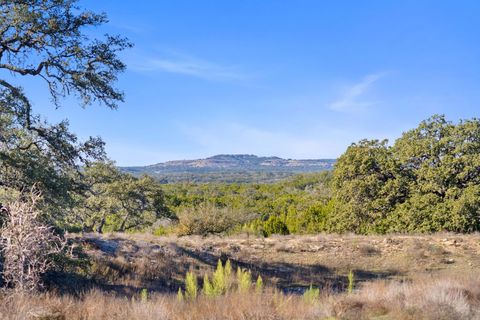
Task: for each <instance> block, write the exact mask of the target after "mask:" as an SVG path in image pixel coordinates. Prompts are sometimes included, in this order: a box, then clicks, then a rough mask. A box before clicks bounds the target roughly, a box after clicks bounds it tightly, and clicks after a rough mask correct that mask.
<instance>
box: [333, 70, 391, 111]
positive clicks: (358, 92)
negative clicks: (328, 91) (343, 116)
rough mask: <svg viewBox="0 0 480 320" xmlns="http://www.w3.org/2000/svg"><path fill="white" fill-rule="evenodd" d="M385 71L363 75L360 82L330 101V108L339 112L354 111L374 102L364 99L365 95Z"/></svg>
mask: <svg viewBox="0 0 480 320" xmlns="http://www.w3.org/2000/svg"><path fill="white" fill-rule="evenodd" d="M384 76H385V73H373V74H369V75H367V76H365V77H364V78H363V79H362V80H361V81H360V82H358V83H355V84H353V85H352V86H350V87H348V88H346V89H345V90H344V91H343V93H342V95H341V97H340V98H338V99H337V100H335V101H334V102H332V103H330V104H329V105H328V107H329V108H330V109H331V110H334V111H339V112H355V111H359V110H364V109H365V108H367V107H369V106H372V105H374V104H376V103H377V102H375V101H371V100H369V99H366V97H365V95H366V93H367V92H368V91H369V89H371V87H372V86H373V84H375V83H376V82H377V81H378V80H379V79H380V78H382V77H384Z"/></svg>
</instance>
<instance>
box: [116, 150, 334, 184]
mask: <svg viewBox="0 0 480 320" xmlns="http://www.w3.org/2000/svg"><path fill="white" fill-rule="evenodd" d="M334 163H335V159H309V160H294V159H282V158H279V157H258V156H255V155H248V154H235V155H231V154H221V155H216V156H213V157H209V158H206V159H197V160H175V161H168V162H163V163H157V164H153V165H149V166H141V167H121V168H120V169H121V170H122V171H124V172H128V173H131V174H133V175H142V174H147V175H150V176H152V177H154V178H156V179H158V180H159V181H161V182H163V183H171V182H182V181H190V182H274V181H278V180H280V179H283V178H286V177H289V176H291V175H294V174H298V173H306V172H319V171H324V170H330V169H332V168H333V164H334Z"/></svg>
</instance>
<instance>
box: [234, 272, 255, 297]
mask: <svg viewBox="0 0 480 320" xmlns="http://www.w3.org/2000/svg"><path fill="white" fill-rule="evenodd" d="M237 285H238V291H239V292H240V293H245V292H247V291H248V290H249V289H250V286H251V285H252V274H251V273H250V270H242V269H241V268H238V269H237Z"/></svg>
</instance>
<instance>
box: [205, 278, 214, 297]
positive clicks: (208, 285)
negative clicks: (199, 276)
mask: <svg viewBox="0 0 480 320" xmlns="http://www.w3.org/2000/svg"><path fill="white" fill-rule="evenodd" d="M202 292H203V294H204V295H205V296H207V297H215V296H216V292H215V290H214V289H213V285H212V284H211V282H210V280H209V279H208V275H204V276H203V289H202Z"/></svg>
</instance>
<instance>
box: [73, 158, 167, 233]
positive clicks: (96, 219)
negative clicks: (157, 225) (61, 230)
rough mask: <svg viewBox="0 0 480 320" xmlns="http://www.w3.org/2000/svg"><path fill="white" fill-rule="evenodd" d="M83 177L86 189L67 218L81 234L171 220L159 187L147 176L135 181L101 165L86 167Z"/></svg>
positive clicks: (138, 226) (134, 228)
mask: <svg viewBox="0 0 480 320" xmlns="http://www.w3.org/2000/svg"><path fill="white" fill-rule="evenodd" d="M83 176H84V178H83V181H84V183H85V184H86V185H87V186H88V190H87V191H86V192H85V193H84V194H83V195H79V196H77V197H76V205H75V207H74V208H73V209H72V210H71V215H70V216H69V217H70V219H71V224H75V223H76V224H79V226H80V227H81V228H82V230H84V231H92V230H95V231H97V232H102V231H129V230H141V229H144V228H145V227H147V226H150V225H152V224H153V223H154V222H155V221H157V219H159V218H161V217H172V214H171V212H170V211H169V209H168V208H167V207H166V205H165V199H164V193H163V190H162V188H161V186H160V184H158V183H157V182H156V181H155V180H153V179H152V178H150V177H141V178H136V177H133V176H131V175H128V174H124V173H121V172H120V171H118V170H117V169H116V168H115V167H114V166H113V164H112V163H102V162H97V163H93V164H91V165H89V166H87V167H86V168H85V170H84V172H83Z"/></svg>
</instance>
